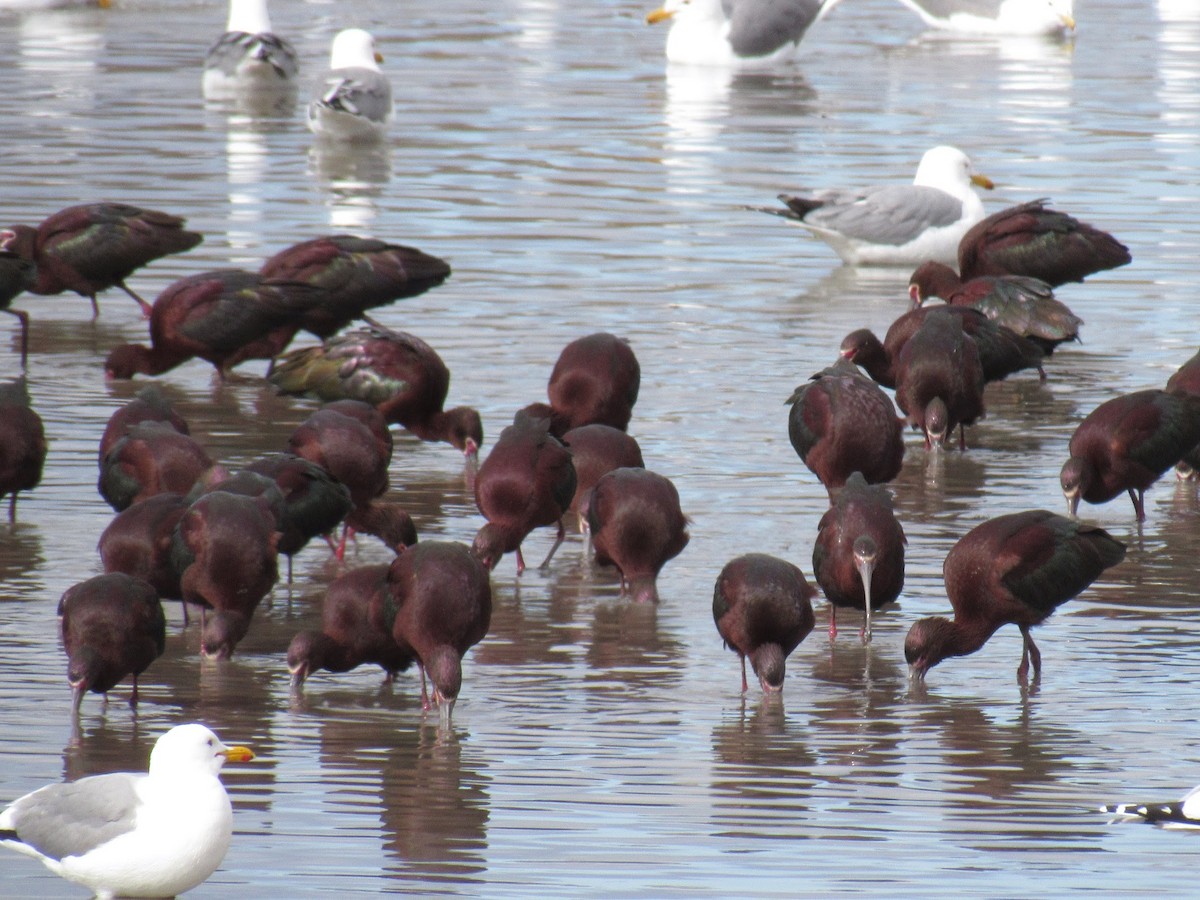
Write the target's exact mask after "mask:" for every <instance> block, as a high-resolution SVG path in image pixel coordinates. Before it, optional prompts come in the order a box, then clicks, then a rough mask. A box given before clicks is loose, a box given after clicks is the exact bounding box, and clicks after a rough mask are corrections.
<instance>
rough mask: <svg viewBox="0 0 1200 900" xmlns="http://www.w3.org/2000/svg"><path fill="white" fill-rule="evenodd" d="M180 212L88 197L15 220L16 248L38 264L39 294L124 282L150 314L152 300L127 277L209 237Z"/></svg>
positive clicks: (83, 292)
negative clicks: (40, 218) (35, 217)
mask: <svg viewBox="0 0 1200 900" xmlns="http://www.w3.org/2000/svg"><path fill="white" fill-rule="evenodd" d="M184 224H185V221H184V220H183V219H181V218H180V217H178V216H173V215H170V214H169V213H164V212H159V211H157V210H153V209H141V208H139V207H136V206H129V205H127V204H123V203H87V204H83V205H80V206H70V207H67V208H66V209H63V210H59V211H58V212H56V213H54V214H53V215H52V216H50V217H49V218H47V219H46V220H45V221H44V222H42V223H41V224H40V225H38V226H37V228H31V227H29V226H27V225H15V226H13V227H12V228H11V229H10V230H11V231H13V232H14V234H15V237H14V239H13V241H12V242H11V244H10V247H11V249H12V250H14V251H15V252H16V253H18V254H20V255H21V256H22V257H23V258H25V259H27V260H30V261H31V262H33V263H34V264H35V265H36V266H37V278H36V280H35V281H34V283H33V285H32V286H31V287H30V288H29V290H31V291H32V292H33V293H35V294H61V293H63V292H64V291H74V292H75V293H77V294H79V295H80V296H82V297H87V298H88V299H89V300H91V301H92V312H93V313H94V314H96V315H99V312H100V308H99V305H98V304H97V303H96V295H97V294H99V293H101V292H102V291H106V290H108V289H109V288H111V287H119V288H120V289H121V290H123V291H124V292H125V293H127V294H128V295H129V296H130V297H132V298H133V299H134V300H136V301H137V302H138V304H139V305H140V306H141V307H142V312H143V313H144V314H146V315H149V314H150V304H148V303H147V302H146V301H145V300H143V299H142V298H141V297H139V296H138V295H137V294H135V293H134V292H133V291H132V290H130V288H129V287H128V285H126V284H125V279H127V278H128V277H129V276H130V275H132V274H133V273H134V272H136V271H137V270H138V269H140V268H141V267H142V266H144V265H146V264H147V263H150V262H152V261H154V260H156V259H158V258H159V257H162V256H169V255H171V254H173V253H183V252H185V251H187V250H191V249H192V248H193V247H195V246H196V245H197V244H199V243H200V242H201V241H202V240H204V238H203V237H202V236H201V235H199V234H197V233H196V232H194V231H187V230H185V229H184V227H183V226H184Z"/></svg>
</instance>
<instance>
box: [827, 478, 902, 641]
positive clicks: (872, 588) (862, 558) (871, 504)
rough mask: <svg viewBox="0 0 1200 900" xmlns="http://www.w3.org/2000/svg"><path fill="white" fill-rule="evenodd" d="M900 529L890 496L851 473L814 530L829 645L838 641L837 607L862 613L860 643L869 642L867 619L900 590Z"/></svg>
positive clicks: (883, 489)
mask: <svg viewBox="0 0 1200 900" xmlns="http://www.w3.org/2000/svg"><path fill="white" fill-rule="evenodd" d="M907 543H908V542H907V540H906V539H905V537H904V529H903V528H902V527H901V526H900V522H899V521H898V520H897V519H896V514H895V512H894V510H893V508H892V495H891V492H890V491H888V490H887V488H885V487H883V486H881V485H871V484H868V483H867V482H866V480H865V479H864V478H863V477H862V474H861V473H859V472H855V473H854V474H852V475H851V476H850V478H849V479H848V480H847V481H846V486H845V487H844V488H842V490H841V491H839V492H838V495H837V497H836V499H835V500H834V501H833V505H832V506H831V507H830V508H829V509H828V510H827V511H826V512H825V515H823V516H822V517H821V521H820V523H818V525H817V540H816V543H815V544H814V545H813V556H812V562H813V577H814V578H815V579H816V580H817V584H819V585H820V586H821V590H822V591H823V592H824V594H825V599H826V600H828V601H829V639H830V640H833V639H834V638H835V637H837V611H838V607H843V608H846V609H861V610H862V611H863V626H862V630H861V631H860V632H859V638H860V639H861V640H862V641H863V642H864V643H866V642H868V641H870V640H871V613H872V612H874V611H875V610H877V609H880V608H881V607H883V606H886V605H887V604H888V603H891V602H892V601H893V600H895V599H896V598H897V597H899V596H900V592H901V591H902V590H903V589H904V548H905V545H906V544H907Z"/></svg>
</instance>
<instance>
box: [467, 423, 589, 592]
mask: <svg viewBox="0 0 1200 900" xmlns="http://www.w3.org/2000/svg"><path fill="white" fill-rule="evenodd" d="M577 481H578V479H577V476H576V474H575V466H574V465H573V464H572V462H571V451H570V450H568V449H567V448H566V447H564V446H563V444H562V442H561V441H560V440H559V439H558V438H556V437H555V436H554V435H552V434H551V433H550V431H549V422H548V420H545V419H541V420H532V419H530V420H521V421H518V422H516V423H514V424H512V425H509V426H508V427H507V428H505V429H504V430H503V431H502V432H500V439H499V440H497V441H496V443H495V445H494V446H493V447H492V450H491V452H490V453H489V454H488V457H487V459H486V460H484V462H483V465H481V466H480V467H479V473H478V474H477V475H476V477H475V505H476V506H477V507H478V508H479V511H480V512H481V513H482V514H483V517H484V518H485V519H487V520H488V521H487V524H486V525H484V526H483V527H482V528H480V529H479V531H478V533H477V534H476V535H475V541H474V544H473V549H474V552H475V553H476V555H478V557H479V558H480V560H482V561H483V564H484V565H485V566H486V567H487V568H488V569H489V570H490V569H494V568H495V567H496V564H497V563H499V562H500V559H501V557H502V556H504V554H505V553H511V552H512V551H514V550H515V551H516V553H517V574H518V575H520V574H521V573H522V572H523V571H525V557H524V556H523V555H522V554H521V542H522V541H523V540H525V538H526V536H527V535H528V534H529V532H531V531H533V529H535V528H540V527H542V526H545V525H557V526H558V536H557V538H556V539H555V541H554V546H552V547H551V548H550V552H549V553H548V554H547V555H546V559H545V561H544V562H543V563H542V567H543V568H544V567H545V566H547V565H548V564H549V563H550V560H551V558H552V557H553V556H554V552H555V551H556V550H557V549H558V546H559V544H561V543H562V541H563V537H564V531H563V523H562V517H563V513H565V512H566V510H567V507H568V506H570V505H571V500H572V499H573V498H574V497H575V486H576V483H577Z"/></svg>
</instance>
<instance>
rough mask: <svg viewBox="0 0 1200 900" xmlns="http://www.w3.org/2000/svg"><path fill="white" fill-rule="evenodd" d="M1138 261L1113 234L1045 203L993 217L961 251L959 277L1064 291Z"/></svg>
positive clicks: (966, 238) (1035, 202)
mask: <svg viewBox="0 0 1200 900" xmlns="http://www.w3.org/2000/svg"><path fill="white" fill-rule="evenodd" d="M931 258H932V257H931ZM1132 258H1133V257H1131V256H1130V255H1129V248H1127V247H1126V246H1125V245H1124V244H1122V243H1121V242H1120V241H1118V240H1117V239H1116V238H1114V237H1113V236H1112V235H1111V234H1108V233H1107V232H1105V231H1101V230H1100V229H1098V228H1093V227H1092V226H1091V225H1087V224H1084V223H1083V222H1080V221H1079V220H1078V219H1075V218H1073V217H1071V216H1069V215H1067V214H1066V213H1062V212H1059V211H1057V210H1054V209H1048V208H1047V207H1046V201H1045V200H1033V201H1031V202H1029V203H1022V204H1019V205H1018V206H1010V207H1009V208H1008V209H1003V210H1001V211H1000V212H998V213H994V214H992V215H990V216H988V217H987V218H986V219H983V220H982V221H981V222H979V223H978V224H977V225H975V226H974V227H973V228H971V230H970V231H968V232H967V233H966V234H964V235H963V238H962V242H961V243H960V244H959V245H958V271H959V274H960V275H961V276H962V278H963V280H964V281H969V280H970V279H972V278H977V277H979V276H980V275H1028V276H1030V277H1032V278H1040V279H1041V280H1042V281H1044V282H1046V283H1047V284H1049V285H1050V286H1051V287H1058V286H1059V285H1061V284H1066V283H1067V282H1068V281H1083V279H1084V278H1086V277H1087V276H1088V275H1091V274H1093V273H1095V272H1101V271H1103V270H1105V269H1115V268H1117V267H1118V266H1123V265H1126V264H1127V263H1129V262H1130V261H1131V260H1132ZM918 262H920V260H918ZM941 262H950V260H941Z"/></svg>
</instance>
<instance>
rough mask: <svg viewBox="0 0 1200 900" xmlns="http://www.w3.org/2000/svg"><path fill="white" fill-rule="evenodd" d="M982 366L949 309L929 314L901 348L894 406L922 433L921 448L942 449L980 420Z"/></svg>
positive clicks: (961, 441)
mask: <svg viewBox="0 0 1200 900" xmlns="http://www.w3.org/2000/svg"><path fill="white" fill-rule="evenodd" d="M983 385H984V378H983V367H982V365H981V364H980V362H979V350H978V348H977V346H976V344H975V342H974V341H973V340H972V339H971V337H970V336H969V335H967V334H966V333H965V332H964V331H963V329H962V322H961V320H960V319H959V318H958V317H956V316H954V315H951V314H950V313H949V312H948V309H945V308H943V309H933V310H930V314H929V315H928V316H926V317H925V322H924V323H923V324H922V325H921V327H920V328H919V329H918V330H917V332H916V334H914V335H913V336H912V337H911V338H910V339H909V340H908V342H907V343H905V345H904V348H903V349H902V350H901V351H900V357H899V360H898V362H897V366H896V405H897V406H899V407H900V409H901V410H903V411H904V412H905V413H907V414H908V420H909V422H911V423H912V424H913V426H914V427H916V428H919V429H920V430H922V431H923V432H924V433H925V447H926V449H930V448H932V447H934V446H935V445H940V444H943V443H945V442H946V440H947V439H948V438H949V437H950V435H951V434H953V432H954V429H955V428H958V429H959V439H958V445H959V448H960V449H963V450H965V449H966V447H967V438H966V426H967V425H971V424H973V423H974V422H975V421H976V420H977V419H979V418H980V417H981V416H983V412H984V409H983Z"/></svg>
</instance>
